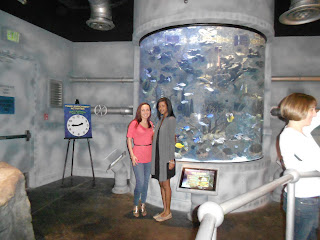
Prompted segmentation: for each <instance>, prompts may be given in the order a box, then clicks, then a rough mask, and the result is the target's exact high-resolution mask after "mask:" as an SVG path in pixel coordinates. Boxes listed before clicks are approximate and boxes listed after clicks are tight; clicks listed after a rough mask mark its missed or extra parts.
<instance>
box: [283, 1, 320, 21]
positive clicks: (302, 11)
mask: <svg viewBox="0 0 320 240" xmlns="http://www.w3.org/2000/svg"><path fill="white" fill-rule="evenodd" d="M318 19H320V1H319V0H291V5H290V8H289V10H288V11H286V12H284V13H283V14H281V16H280V17H279V21H280V22H281V23H282V24H286V25H299V24H304V23H309V22H314V21H316V20H318Z"/></svg>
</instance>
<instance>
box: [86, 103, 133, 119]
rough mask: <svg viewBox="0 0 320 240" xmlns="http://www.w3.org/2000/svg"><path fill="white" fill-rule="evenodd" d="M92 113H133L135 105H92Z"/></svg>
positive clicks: (102, 114)
mask: <svg viewBox="0 0 320 240" xmlns="http://www.w3.org/2000/svg"><path fill="white" fill-rule="evenodd" d="M91 113H94V114H95V115H98V116H104V115H107V114H108V115H109V114H119V115H133V107H106V106H104V105H97V106H95V107H91Z"/></svg>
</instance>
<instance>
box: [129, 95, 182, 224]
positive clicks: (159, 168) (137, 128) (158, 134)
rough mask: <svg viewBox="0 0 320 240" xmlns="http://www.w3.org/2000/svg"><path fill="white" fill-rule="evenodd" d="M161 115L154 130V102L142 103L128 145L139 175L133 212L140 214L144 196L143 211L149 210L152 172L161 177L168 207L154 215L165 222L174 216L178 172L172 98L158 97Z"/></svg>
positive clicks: (162, 189)
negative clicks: (174, 184)
mask: <svg viewBox="0 0 320 240" xmlns="http://www.w3.org/2000/svg"><path fill="white" fill-rule="evenodd" d="M157 116H158V118H159V122H158V124H157V125H156V127H155V132H154V134H153V125H152V123H151V121H150V117H151V108H150V105H149V104H147V103H142V104H140V105H139V107H138V109H137V113H136V117H135V119H134V120H133V121H132V122H131V123H130V124H129V128H128V133H127V145H128V149H129V152H130V157H131V161H132V165H133V170H134V174H135V177H136V187H135V190H134V209H133V215H134V216H135V217H138V216H139V206H138V205H139V199H140V197H141V207H140V212H141V214H142V216H146V214H147V211H146V208H145V201H146V198H147V191H148V183H149V177H150V172H151V174H152V177H153V178H155V179H157V180H158V181H159V185H160V190H161V197H162V202H163V207H164V210H163V212H161V213H159V214H157V215H156V216H154V219H155V220H156V221H159V222H162V221H165V220H168V219H170V218H172V213H171V210H170V205H171V187H170V178H171V177H173V176H174V175H175V161H174V151H175V128H176V119H175V116H174V114H173V110H172V105H171V102H170V100H169V99H168V98H161V99H159V100H158V102H157ZM132 140H133V141H134V147H133V146H132ZM151 142H152V145H151ZM139 165H142V166H139Z"/></svg>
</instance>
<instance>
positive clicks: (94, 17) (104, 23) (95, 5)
mask: <svg viewBox="0 0 320 240" xmlns="http://www.w3.org/2000/svg"><path fill="white" fill-rule="evenodd" d="M89 3H90V8H91V16H90V19H89V20H87V25H88V26H89V27H91V28H93V29H95V30H100V31H108V30H111V29H113V28H114V24H113V22H112V14H111V6H110V0H89Z"/></svg>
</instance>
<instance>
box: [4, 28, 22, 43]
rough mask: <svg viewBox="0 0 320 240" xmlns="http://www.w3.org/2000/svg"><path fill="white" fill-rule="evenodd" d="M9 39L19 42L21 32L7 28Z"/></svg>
mask: <svg viewBox="0 0 320 240" xmlns="http://www.w3.org/2000/svg"><path fill="white" fill-rule="evenodd" d="M7 40H8V41H11V42H16V43H18V42H19V41H20V33H18V32H15V31H12V30H9V29H7Z"/></svg>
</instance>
